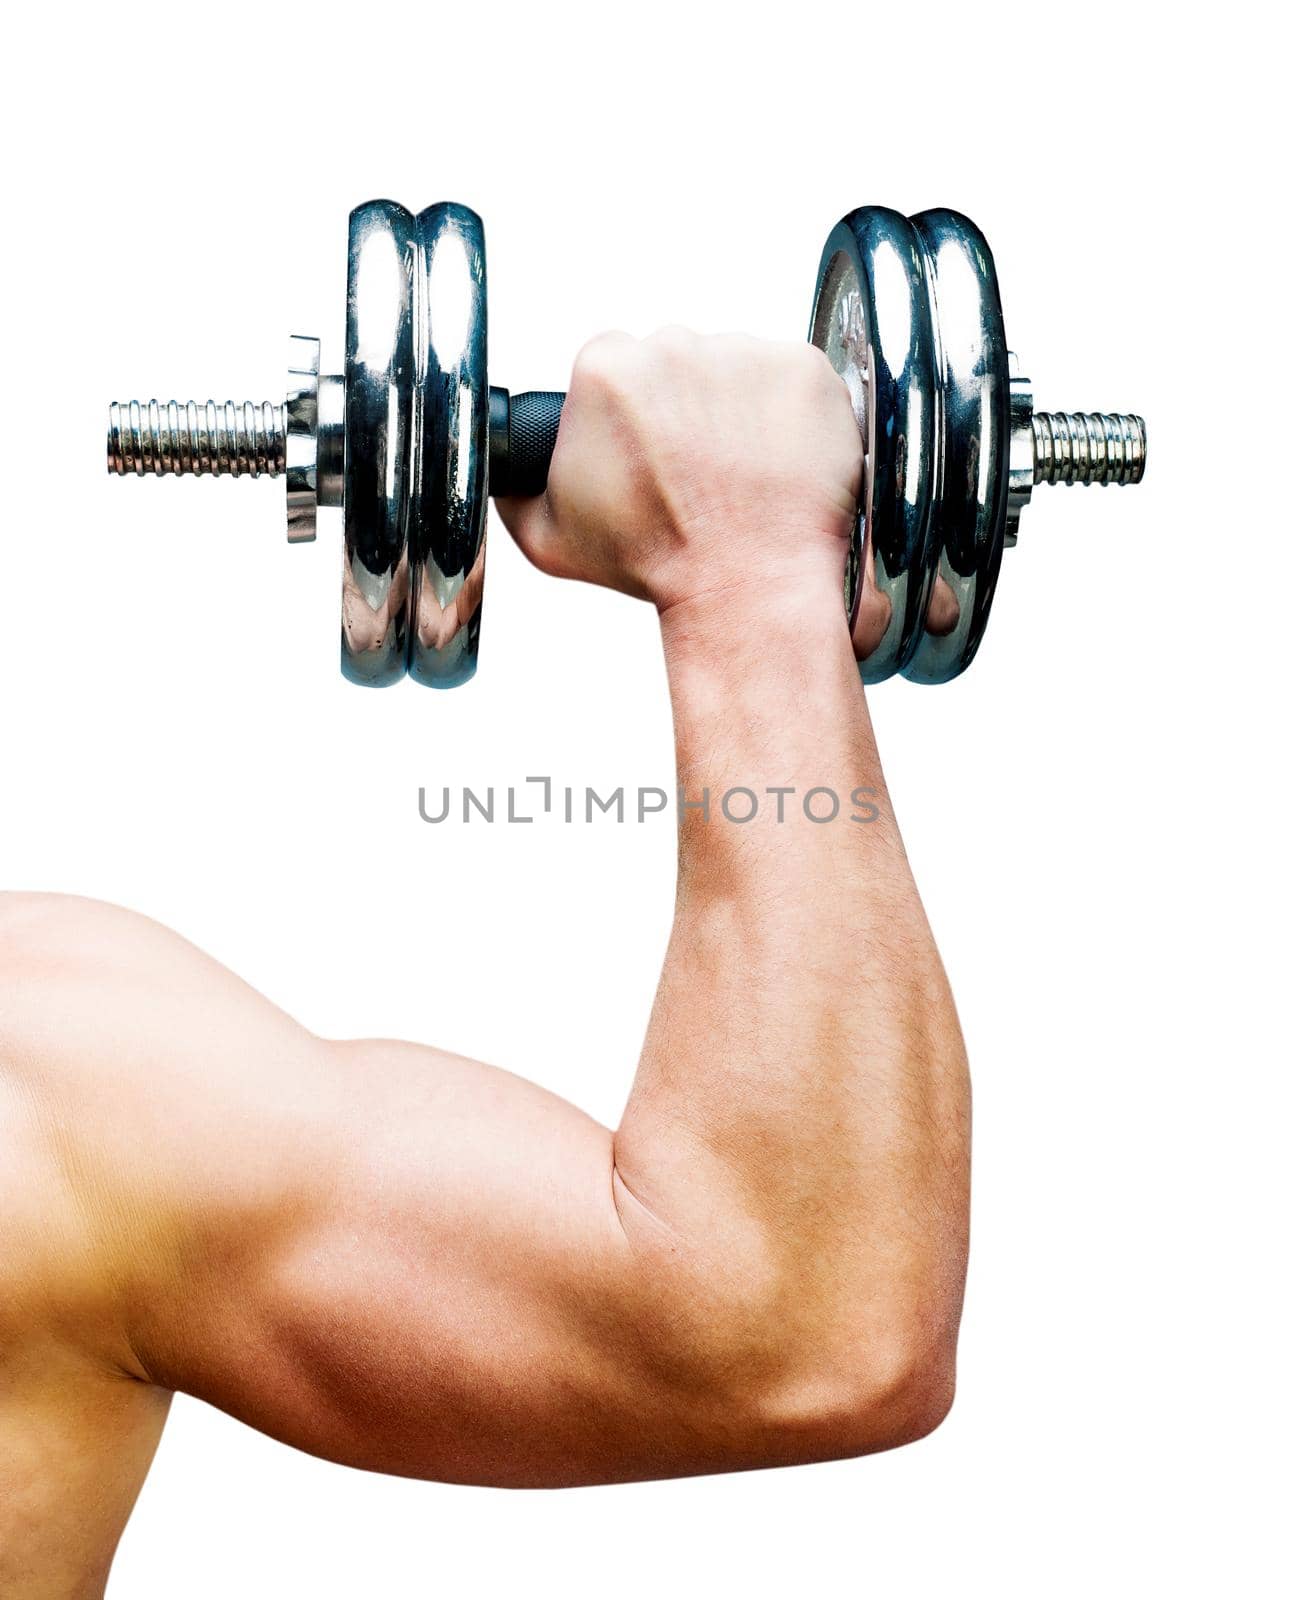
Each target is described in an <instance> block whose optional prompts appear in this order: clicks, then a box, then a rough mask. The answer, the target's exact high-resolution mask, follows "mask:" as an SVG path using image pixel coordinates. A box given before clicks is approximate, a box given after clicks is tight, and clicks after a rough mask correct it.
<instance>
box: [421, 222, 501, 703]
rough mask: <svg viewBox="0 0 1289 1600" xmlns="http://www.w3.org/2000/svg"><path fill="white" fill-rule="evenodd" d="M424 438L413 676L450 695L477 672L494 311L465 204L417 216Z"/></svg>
mask: <svg viewBox="0 0 1289 1600" xmlns="http://www.w3.org/2000/svg"><path fill="white" fill-rule="evenodd" d="M412 305H413V318H414V322H415V339H416V412H415V416H416V421H415V431H416V437H417V440H418V447H417V455H416V463H415V466H414V468H413V473H412V495H411V505H410V514H409V536H410V553H411V625H410V651H409V671H410V672H411V675H412V677H413V678H415V679H416V680H417V681H418V682H420V683H427V684H430V685H432V686H434V687H436V688H441V689H448V688H452V687H454V686H455V685H456V684H460V683H464V682H465V681H466V680H467V679H468V678H471V677H473V676H474V671H475V667H476V666H477V664H478V659H479V626H480V620H481V616H482V602H483V568H484V527H485V523H486V519H487V510H488V303H487V276H486V269H485V260H484V246H483V223H482V222H481V221H480V220H479V218H478V217H477V216H476V215H475V213H474V212H473V211H471V210H469V209H468V208H467V207H466V206H460V205H452V204H446V203H445V204H441V205H436V206H430V207H429V208H428V209H427V210H425V211H422V212H421V214H420V216H419V217H417V219H416V281H415V291H414V294H413V297H412Z"/></svg>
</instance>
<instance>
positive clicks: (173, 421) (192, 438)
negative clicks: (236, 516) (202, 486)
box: [107, 400, 286, 478]
mask: <svg viewBox="0 0 1289 1600" xmlns="http://www.w3.org/2000/svg"><path fill="white" fill-rule="evenodd" d="M107 470H108V471H109V472H115V473H116V474H117V476H118V477H122V478H123V477H125V475H126V474H127V473H130V472H133V473H134V474H135V475H136V476H137V477H140V478H142V477H145V476H147V475H149V474H151V475H153V476H156V477H165V476H166V475H167V474H170V473H173V474H174V476H175V477H180V478H181V477H184V476H186V475H191V476H193V477H198V478H199V477H203V476H205V475H207V474H209V475H210V476H211V477H214V478H219V477H229V478H259V477H269V478H276V477H277V475H278V474H279V473H280V472H285V471H286V424H285V421H284V418H283V408H282V407H281V406H280V405H274V404H273V403H272V401H270V400H265V401H264V402H263V403H262V404H260V405H256V404H255V402H254V401H251V400H244V401H233V400H225V401H223V402H216V401H214V400H122V401H113V403H112V405H111V406H110V407H109V409H108V422H107Z"/></svg>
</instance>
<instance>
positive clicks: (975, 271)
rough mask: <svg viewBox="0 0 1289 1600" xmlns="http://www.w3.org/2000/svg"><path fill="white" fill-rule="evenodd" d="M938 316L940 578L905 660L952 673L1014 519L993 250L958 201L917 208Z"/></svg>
mask: <svg viewBox="0 0 1289 1600" xmlns="http://www.w3.org/2000/svg"><path fill="white" fill-rule="evenodd" d="M912 223H913V226H914V228H916V230H917V233H918V237H919V239H920V240H921V244H922V250H923V257H924V261H925V265H926V276H927V286H928V290H929V296H928V303H929V305H930V308H931V314H932V317H933V319H934V324H935V337H936V352H937V367H938V373H937V377H938V396H937V400H938V403H937V427H936V433H937V436H938V462H937V473H936V489H935V494H934V498H933V518H934V528H933V530H932V537H933V540H934V544H935V547H936V548H937V549H938V552H939V554H938V558H937V561H936V572H935V580H934V583H933V585H932V589H931V594H930V596H929V599H928V601H927V609H926V614H925V617H924V619H923V628H922V633H921V637H920V638H919V639H918V641H917V643H916V646H915V648H914V651H913V655H912V658H911V660H910V661H909V662H908V664H907V665H906V666H905V667H904V669H903V671H904V676H905V677H906V678H910V679H912V680H913V682H915V683H946V682H948V680H949V679H950V678H956V677H957V675H958V674H959V673H960V672H964V671H965V670H966V669H967V667H969V666H970V665H971V661H972V658H973V657H974V656H975V653H976V650H977V649H978V648H979V645H980V641H981V638H982V637H983V635H984V631H985V624H986V622H987V621H988V620H989V608H990V606H991V605H992V603H993V598H994V589H995V587H996V585H997V582H998V568H999V564H1000V562H1001V560H1002V553H1003V541H1004V536H1005V533H1006V529H1007V497H1008V452H1009V449H1010V442H1011V439H1010V436H1011V417H1010V373H1009V366H1008V358H1007V338H1006V335H1005V333H1004V331H1003V313H1002V305H1001V303H1000V301H999V295H998V278H997V274H996V272H995V270H994V258H993V256H992V254H991V253H990V249H989V246H988V245H987V244H986V243H985V239H984V235H983V234H982V233H981V232H980V230H979V229H978V228H977V227H976V226H975V224H974V223H972V222H969V221H968V220H967V218H966V217H964V216H961V215H959V214H958V213H957V212H954V211H923V212H921V213H920V214H919V215H918V216H916V217H914V218H912Z"/></svg>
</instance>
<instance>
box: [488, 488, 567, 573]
mask: <svg viewBox="0 0 1289 1600" xmlns="http://www.w3.org/2000/svg"><path fill="white" fill-rule="evenodd" d="M493 504H494V505H495V506H496V508H497V515H498V516H499V517H500V518H501V520H502V522H503V523H504V524H505V526H506V529H507V530H508V532H509V533H510V537H511V538H512V539H513V540H514V541H515V543H516V544H517V545H518V546H519V548H520V549H521V550H522V551H523V552H524V554H525V555H526V556H527V557H528V559H529V560H530V561H531V562H532V564H533V565H534V566H535V567H537V568H538V569H539V570H540V571H542V572H552V573H553V572H554V570H555V562H554V553H555V521H554V518H553V517H552V516H551V509H550V503H549V501H548V500H547V498H546V495H545V493H542V494H534V495H499V496H498V497H497V499H496V500H494V501H493Z"/></svg>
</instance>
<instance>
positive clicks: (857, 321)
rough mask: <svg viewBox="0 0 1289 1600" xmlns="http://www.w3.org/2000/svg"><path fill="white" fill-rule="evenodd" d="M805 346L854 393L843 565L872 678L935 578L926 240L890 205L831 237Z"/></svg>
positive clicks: (905, 650)
mask: <svg viewBox="0 0 1289 1600" xmlns="http://www.w3.org/2000/svg"><path fill="white" fill-rule="evenodd" d="M810 339H811V342H812V343H813V344H816V345H818V346H819V348H820V349H821V350H823V351H824V352H825V354H826V355H827V356H828V359H829V360H830V361H831V363H832V365H833V367H834V368H835V369H836V371H837V372H838V373H840V375H841V377H842V378H843V380H844V381H845V383H846V387H847V388H848V389H849V390H850V397H851V404H852V405H853V407H854V410H855V417H856V420H857V421H858V422H859V427H860V433H861V436H862V438H863V441H864V481H863V484H862V486H861V490H860V494H861V503H860V507H859V515H858V517H857V518H856V522H855V530H854V534H853V536H852V540H851V552H850V559H849V561H848V563H847V570H846V605H847V608H848V613H849V616H850V620H851V638H852V641H853V643H854V646H855V654H856V656H857V657H858V658H859V663H860V672H861V674H862V676H863V678H864V681H865V682H866V683H880V682H881V681H882V679H883V678H889V677H890V676H891V675H892V674H893V673H896V672H898V671H899V670H900V669H901V667H903V666H905V665H906V664H907V662H908V661H909V660H910V659H911V657H912V654H913V651H914V648H915V647H916V645H917V641H918V638H919V636H920V633H921V628H922V618H923V615H924V613H925V609H926V599H927V593H928V590H929V587H930V583H931V580H932V578H933V576H934V571H935V556H936V552H935V551H934V549H931V548H929V544H928V541H929V540H930V538H931V523H932V519H931V514H930V508H931V499H932V493H933V488H934V483H933V479H934V467H935V392H936V381H935V339H934V329H933V324H932V320H931V311H930V307H929V305H928V303H927V289H926V279H925V267H924V261H923V255H922V246H921V241H920V239H919V237H918V234H917V232H916V230H915V229H914V228H913V225H912V224H911V223H910V222H909V220H908V218H907V217H902V216H901V215H900V214H899V212H898V211H891V210H888V209H887V208H886V207H885V206H862V207H861V208H860V209H859V210H858V211H852V212H851V213H850V215H849V216H848V217H843V218H842V220H841V221H840V222H839V223H838V224H837V226H836V227H835V228H834V229H833V231H832V233H831V234H830V235H829V236H828V242H827V243H826V244H825V245H824V251H823V256H822V258H821V260H820V263H819V274H818V278H817V280H816V285H815V303H814V311H813V313H812V315H811V319H810Z"/></svg>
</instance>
